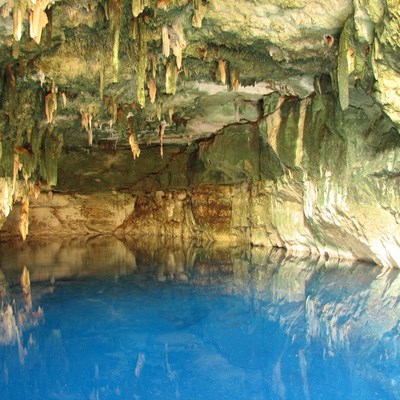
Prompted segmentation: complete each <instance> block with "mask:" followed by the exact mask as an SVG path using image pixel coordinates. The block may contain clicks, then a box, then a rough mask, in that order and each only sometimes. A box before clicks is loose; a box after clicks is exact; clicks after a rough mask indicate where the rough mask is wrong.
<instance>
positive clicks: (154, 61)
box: [151, 53, 157, 79]
mask: <svg viewBox="0 0 400 400" xmlns="http://www.w3.org/2000/svg"><path fill="white" fill-rule="evenodd" d="M151 75H152V77H153V78H154V79H156V77H157V57H156V55H155V54H154V53H153V54H152V55H151Z"/></svg>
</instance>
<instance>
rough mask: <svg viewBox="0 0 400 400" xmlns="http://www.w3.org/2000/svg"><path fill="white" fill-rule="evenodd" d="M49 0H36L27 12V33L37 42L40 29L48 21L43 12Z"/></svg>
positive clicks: (39, 37) (40, 32) (39, 36)
mask: <svg viewBox="0 0 400 400" xmlns="http://www.w3.org/2000/svg"><path fill="white" fill-rule="evenodd" d="M49 3H50V0H36V3H35V4H34V6H33V9H32V10H31V11H30V13H29V34H30V37H31V38H32V39H33V40H34V41H35V42H36V43H37V44H39V43H40V39H41V37H42V30H43V28H44V27H45V26H46V25H47V23H48V22H49V20H48V18H47V14H46V12H45V10H46V8H47V6H48V5H49Z"/></svg>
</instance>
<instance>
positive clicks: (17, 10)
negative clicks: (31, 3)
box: [13, 0, 26, 41]
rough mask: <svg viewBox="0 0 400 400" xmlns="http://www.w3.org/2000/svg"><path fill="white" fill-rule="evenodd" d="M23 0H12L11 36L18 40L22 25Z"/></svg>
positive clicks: (23, 13) (24, 6) (24, 9)
mask: <svg viewBox="0 0 400 400" xmlns="http://www.w3.org/2000/svg"><path fill="white" fill-rule="evenodd" d="M25 11H26V4H25V0H14V8H13V36H14V40H16V41H19V40H21V37H22V27H23V22H24V17H25Z"/></svg>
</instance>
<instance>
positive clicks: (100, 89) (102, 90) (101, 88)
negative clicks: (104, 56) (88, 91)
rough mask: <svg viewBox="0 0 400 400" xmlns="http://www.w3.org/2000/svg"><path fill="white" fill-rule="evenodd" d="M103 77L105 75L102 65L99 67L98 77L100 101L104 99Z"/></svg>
mask: <svg viewBox="0 0 400 400" xmlns="http://www.w3.org/2000/svg"><path fill="white" fill-rule="evenodd" d="M104 75H105V66H104V65H103V64H102V65H101V66H100V76H99V86H100V87H99V96H100V99H103V97H104Z"/></svg>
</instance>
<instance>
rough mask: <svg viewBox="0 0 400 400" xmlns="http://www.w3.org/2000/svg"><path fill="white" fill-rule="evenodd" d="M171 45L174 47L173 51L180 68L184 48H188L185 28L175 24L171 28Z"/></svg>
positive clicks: (177, 65)
mask: <svg viewBox="0 0 400 400" xmlns="http://www.w3.org/2000/svg"><path fill="white" fill-rule="evenodd" d="M170 47H171V49H172V53H173V54H174V56H175V57H176V67H177V68H178V70H180V69H181V68H182V54H183V50H184V49H185V48H186V39H185V36H184V33H183V29H182V27H181V26H179V25H174V26H173V27H172V28H171V33H170Z"/></svg>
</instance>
